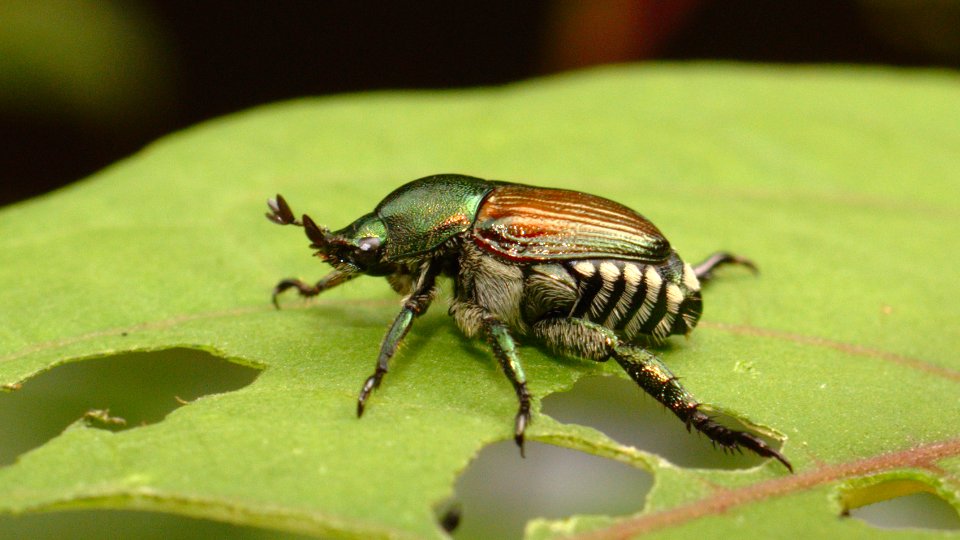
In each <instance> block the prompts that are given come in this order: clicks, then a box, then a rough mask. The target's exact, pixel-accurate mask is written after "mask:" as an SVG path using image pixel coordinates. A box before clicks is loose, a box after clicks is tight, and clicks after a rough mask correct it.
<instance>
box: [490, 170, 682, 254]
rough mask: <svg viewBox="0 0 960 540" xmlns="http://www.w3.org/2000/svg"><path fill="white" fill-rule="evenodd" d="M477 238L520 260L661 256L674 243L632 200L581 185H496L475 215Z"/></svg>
mask: <svg viewBox="0 0 960 540" xmlns="http://www.w3.org/2000/svg"><path fill="white" fill-rule="evenodd" d="M473 230H474V241H475V242H476V244H477V245H478V246H480V247H481V248H483V249H484V250H486V251H488V252H490V253H492V254H494V255H496V256H499V257H504V258H507V259H510V260H513V261H517V262H530V261H546V260H569V259H575V258H576V259H587V258H607V257H610V258H616V259H627V260H636V261H643V262H661V261H664V260H666V259H667V257H668V256H669V255H670V243H669V242H668V241H667V239H666V238H664V236H663V234H662V233H661V232H660V231H659V230H658V229H657V228H656V226H654V225H653V223H650V221H648V220H647V219H646V218H644V217H643V216H641V215H640V214H638V213H636V212H634V211H633V210H631V209H629V208H627V207H626V206H624V205H622V204H620V203H617V202H614V201H611V200H609V199H604V198H603V197H597V196H595V195H588V194H586V193H580V192H578V191H568V190H564V189H549V188H539V187H532V186H522V185H506V186H497V187H495V188H494V189H493V190H492V191H491V192H490V193H489V194H488V195H487V196H486V198H485V199H484V200H483V204H482V205H481V206H480V209H479V212H478V213H477V217H476V220H475V221H474V226H473Z"/></svg>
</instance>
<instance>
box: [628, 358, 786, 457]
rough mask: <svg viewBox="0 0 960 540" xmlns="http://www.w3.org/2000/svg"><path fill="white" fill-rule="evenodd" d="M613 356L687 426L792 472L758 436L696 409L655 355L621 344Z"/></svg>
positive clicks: (691, 397)
mask: <svg viewBox="0 0 960 540" xmlns="http://www.w3.org/2000/svg"><path fill="white" fill-rule="evenodd" d="M612 356H613V357H614V358H615V359H616V360H617V363H619V364H620V366H621V367H622V368H623V369H624V371H626V372H627V374H628V375H630V377H631V378H632V379H633V380H634V381H636V383H637V384H639V385H640V387H641V388H643V389H644V391H646V392H647V393H648V394H650V395H651V396H653V397H654V398H656V399H657V401H659V402H660V403H663V404H664V405H666V406H667V408H669V409H670V410H671V411H673V414H675V415H677V417H679V418H680V420H682V421H683V422H684V423H685V424H686V425H687V429H690V427H691V426H692V427H693V428H694V429H696V430H697V431H699V432H701V433H703V434H704V435H706V436H707V437H709V438H710V440H711V441H714V442H716V443H717V444H719V445H720V446H721V447H722V448H725V449H729V450H736V449H738V447H740V446H742V447H744V448H746V449H748V450H751V451H753V452H755V453H756V454H758V455H760V456H762V457H772V458H775V459H776V460H777V461H779V462H780V463H783V465H784V466H785V467H786V468H787V469H789V470H790V472H793V466H792V465H790V462H789V461H787V458H785V457H784V456H783V455H782V454H781V453H780V452H777V451H776V450H774V449H772V448H770V447H769V446H767V444H766V443H765V442H763V441H762V440H760V439H759V438H757V437H756V436H754V435H751V434H750V433H747V432H745V431H737V430H733V429H730V428H727V427H725V426H722V425H720V424H719V423H717V422H716V421H714V420H712V419H711V418H710V417H708V416H707V415H706V414H704V413H702V412H700V411H699V410H697V409H698V407H699V406H700V403H699V402H698V401H697V400H696V399H695V398H694V397H693V395H692V394H690V392H688V391H687V389H686V388H684V387H683V385H682V384H680V381H679V380H678V379H677V377H676V376H675V375H674V374H673V373H671V372H670V370H669V369H668V368H667V366H665V365H664V364H663V362H661V361H660V359H658V358H657V357H656V356H654V355H653V354H651V353H649V352H647V351H646V350H644V349H641V348H639V347H635V346H632V345H619V346H617V347H615V348H614V350H613V353H612Z"/></svg>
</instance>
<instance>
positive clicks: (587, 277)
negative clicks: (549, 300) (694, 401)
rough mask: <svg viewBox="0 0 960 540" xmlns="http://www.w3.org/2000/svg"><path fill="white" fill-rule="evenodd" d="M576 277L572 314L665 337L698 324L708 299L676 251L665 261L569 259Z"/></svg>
mask: <svg viewBox="0 0 960 540" xmlns="http://www.w3.org/2000/svg"><path fill="white" fill-rule="evenodd" d="M566 267H567V269H568V272H569V273H570V275H571V276H572V277H573V278H574V279H575V280H576V286H577V300H576V302H575V303H574V304H573V307H571V308H570V312H569V316H570V317H574V318H580V319H585V320H588V321H592V322H595V323H597V324H600V325H603V326H605V327H607V328H612V329H614V330H618V331H620V332H622V333H623V334H624V335H625V336H626V337H627V338H632V337H634V336H638V335H644V336H651V337H653V338H656V339H662V338H665V337H667V336H669V335H670V334H685V333H687V332H689V331H690V330H692V329H693V327H694V326H696V324H697V321H698V320H699V318H700V312H701V309H702V301H701V299H700V283H699V282H698V280H697V277H696V275H695V274H694V272H693V269H692V268H691V267H690V265H688V264H684V263H683V262H682V261H681V260H680V258H679V257H677V256H676V254H672V255H671V257H670V258H669V259H668V260H667V261H666V262H665V263H663V264H643V263H639V262H635V261H624V260H617V259H601V260H580V261H570V262H568V263H566Z"/></svg>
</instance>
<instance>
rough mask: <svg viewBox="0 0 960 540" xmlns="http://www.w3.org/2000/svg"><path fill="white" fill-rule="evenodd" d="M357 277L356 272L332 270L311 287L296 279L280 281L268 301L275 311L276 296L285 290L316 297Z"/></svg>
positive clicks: (306, 296) (276, 305)
mask: <svg viewBox="0 0 960 540" xmlns="http://www.w3.org/2000/svg"><path fill="white" fill-rule="evenodd" d="M359 275H360V274H359V273H358V272H343V271H340V270H334V271H333V272H330V273H329V274H327V275H325V276H323V278H322V279H320V281H318V282H316V283H315V284H313V285H310V284H309V283H306V282H304V281H301V280H299V279H296V278H287V279H282V280H280V282H279V283H277V285H276V286H275V287H274V288H273V294H272V295H271V296H270V299H271V300H272V301H273V306H274V307H275V308H277V309H280V303H279V302H278V301H277V296H279V295H280V293H282V292H283V291H285V290H287V289H297V292H299V293H300V296H303V297H305V298H308V297H311V296H316V295H318V294H320V293H322V292H323V291H326V290H329V289H332V288H334V287H336V286H337V285H340V284H343V283H346V282H348V281H350V280H351V279H353V278H355V277H357V276H359Z"/></svg>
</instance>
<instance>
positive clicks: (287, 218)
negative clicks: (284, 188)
mask: <svg viewBox="0 0 960 540" xmlns="http://www.w3.org/2000/svg"><path fill="white" fill-rule="evenodd" d="M267 207H268V208H270V211H269V212H267V213H266V214H264V215H265V216H267V219H269V220H270V221H272V222H274V223H276V224H278V225H296V226H298V227H303V224H302V223H301V222H299V221H297V218H295V217H293V210H290V205H289V204H287V201H286V200H284V198H283V197H282V196H281V195H280V194H279V193H278V194H277V197H276V198H275V199H267Z"/></svg>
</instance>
